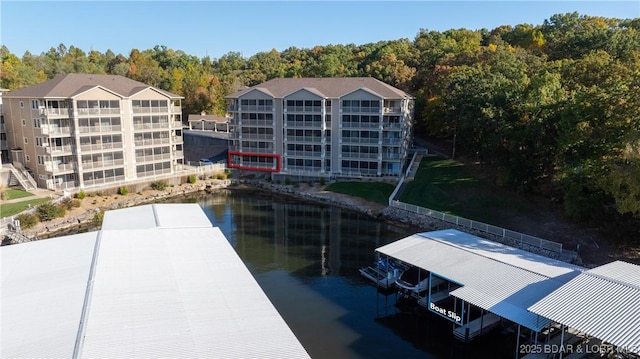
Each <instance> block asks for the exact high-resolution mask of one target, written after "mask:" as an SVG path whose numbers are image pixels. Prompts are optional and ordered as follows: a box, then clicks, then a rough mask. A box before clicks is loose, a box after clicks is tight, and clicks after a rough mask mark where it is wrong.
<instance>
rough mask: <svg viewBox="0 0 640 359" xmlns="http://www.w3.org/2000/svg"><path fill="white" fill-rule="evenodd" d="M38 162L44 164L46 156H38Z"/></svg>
mask: <svg viewBox="0 0 640 359" xmlns="http://www.w3.org/2000/svg"><path fill="white" fill-rule="evenodd" d="M38 164H39V165H44V156H38Z"/></svg>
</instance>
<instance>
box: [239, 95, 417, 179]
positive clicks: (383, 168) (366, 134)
mask: <svg viewBox="0 0 640 359" xmlns="http://www.w3.org/2000/svg"><path fill="white" fill-rule="evenodd" d="M247 99H255V100H258V99H272V98H271V97H270V96H268V95H267V94H265V93H263V92H261V91H258V90H253V91H250V92H248V93H245V94H243V95H242V96H240V97H238V98H234V99H232V101H233V104H232V105H231V106H230V108H229V112H230V113H229V114H230V117H231V121H230V127H231V136H230V140H231V146H230V151H232V152H233V151H237V152H244V153H253V152H256V151H255V149H254V148H249V147H247V146H246V145H245V144H247V143H249V142H250V141H254V142H258V141H260V142H268V143H269V144H272V146H273V148H271V149H270V150H269V151H265V152H264V153H270V154H274V155H280V156H281V159H282V168H281V171H280V174H281V175H291V176H297V175H300V176H323V177H324V176H327V177H329V176H343V177H363V176H373V177H379V176H397V177H399V176H400V175H401V174H402V172H403V169H404V168H403V167H404V164H405V161H406V159H407V156H408V153H407V152H408V149H409V146H410V143H411V140H412V119H413V100H412V99H408V98H401V97H398V98H382V97H380V96H379V95H377V94H375V93H372V92H370V91H367V90H366V89H358V90H355V91H353V92H350V93H346V94H344V95H342V97H340V98H330V99H329V98H325V97H323V96H321V95H319V94H317V93H315V92H313V91H308V90H306V89H300V90H298V91H295V92H293V93H291V94H289V95H286V96H284V97H283V98H273V99H272V100H273V110H272V111H266V112H265V111H263V112H265V113H271V114H273V119H274V122H273V123H262V124H260V125H259V126H258V125H256V124H255V123H251V122H248V121H246V120H243V114H244V116H245V118H246V114H247V113H250V112H256V111H253V110H247V109H246V108H243V107H242V106H241V105H240V103H241V101H242V100H247ZM287 101H303V104H305V103H306V101H319V102H320V106H319V107H314V108H306V107H305V106H302V107H298V106H293V107H290V106H288V102H287ZM344 101H349V102H348V105H347V106H345V105H344V104H345V102H344ZM351 101H354V103H355V104H357V106H356V105H354V106H351ZM362 101H366V102H365V103H364V104H366V106H362V107H361V106H360V105H361V104H363V103H362ZM328 104H331V105H330V108H329V106H328ZM258 112H259V111H258ZM292 116H293V117H292ZM296 116H297V117H296ZM314 116H315V117H314ZM318 118H319V121H318ZM329 120H330V121H329ZM269 126H270V127H271V128H272V129H273V132H272V133H273V136H272V140H271V139H266V138H251V137H250V136H247V134H246V131H248V128H249V127H254V128H255V127H258V128H260V129H262V130H266V129H267V128H269ZM252 131H253V130H252ZM236 158H239V157H236ZM232 161H234V159H232ZM254 169H258V168H254Z"/></svg>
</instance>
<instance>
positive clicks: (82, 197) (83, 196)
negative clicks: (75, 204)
mask: <svg viewBox="0 0 640 359" xmlns="http://www.w3.org/2000/svg"><path fill="white" fill-rule="evenodd" d="M86 196H87V194H86V193H84V191H83V190H80V192H78V193H76V198H77V199H84V198H85V197H86Z"/></svg>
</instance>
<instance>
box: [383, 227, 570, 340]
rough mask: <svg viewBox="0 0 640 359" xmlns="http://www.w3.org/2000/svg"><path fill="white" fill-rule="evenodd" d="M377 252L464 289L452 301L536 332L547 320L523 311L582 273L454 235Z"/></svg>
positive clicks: (434, 235) (423, 236)
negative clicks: (486, 311)
mask: <svg viewBox="0 0 640 359" xmlns="http://www.w3.org/2000/svg"><path fill="white" fill-rule="evenodd" d="M377 251H378V252H380V253H382V254H385V255H388V256H391V257H394V258H397V259H400V260H402V261H403V262H406V263H409V264H411V265H413V266H417V267H420V268H423V269H426V270H428V271H430V272H432V273H434V274H437V275H440V276H443V277H445V278H447V279H450V280H453V281H455V282H457V283H459V284H462V285H463V287H461V288H458V289H456V290H454V291H452V292H451V295H453V296H456V297H458V298H460V299H463V300H465V301H467V302H469V303H471V304H473V305H476V306H478V307H481V308H483V309H485V310H488V311H490V312H492V313H494V314H497V315H499V316H501V317H503V318H506V319H508V320H511V321H513V322H515V323H518V324H521V325H523V326H525V327H527V328H530V329H532V330H536V331H539V330H541V329H542V328H544V326H546V325H547V324H549V320H548V319H545V318H540V317H539V316H538V315H536V314H534V313H531V312H529V311H528V310H527V308H528V307H529V306H530V305H532V304H533V303H535V302H536V301H538V300H539V299H540V298H542V297H544V296H545V295H547V294H548V293H550V292H552V291H553V290H555V289H557V288H558V287H560V286H561V285H562V284H564V283H566V282H567V281H568V280H570V279H571V278H574V277H575V276H576V275H578V274H579V273H580V272H579V270H580V267H576V266H572V265H570V264H567V263H564V262H560V261H556V260H553V259H550V258H547V257H543V256H539V255H536V254H533V253H530V252H526V251H523V250H519V249H516V248H512V247H509V246H506V245H503V244H500V243H497V242H492V241H489V240H485V239H482V238H479V237H476V236H473V235H471V234H468V233H464V232H460V231H458V230H453V229H449V230H442V231H434V232H426V233H420V234H415V235H413V236H410V237H407V238H404V239H401V240H399V241H396V242H393V243H390V244H387V245H385V246H382V247H380V248H378V249H377Z"/></svg>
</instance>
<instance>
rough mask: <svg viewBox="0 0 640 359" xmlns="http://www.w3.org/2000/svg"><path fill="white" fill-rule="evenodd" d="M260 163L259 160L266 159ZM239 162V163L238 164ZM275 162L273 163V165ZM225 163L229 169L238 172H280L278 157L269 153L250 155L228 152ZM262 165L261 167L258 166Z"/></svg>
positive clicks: (248, 153)
mask: <svg viewBox="0 0 640 359" xmlns="http://www.w3.org/2000/svg"><path fill="white" fill-rule="evenodd" d="M268 158H271V159H272V160H271V161H269V160H266V161H264V162H262V161H261V160H260V159H268ZM238 161H241V163H238ZM244 162H249V163H255V164H256V165H251V166H248V165H246V164H243V163H244ZM274 162H275V163H274ZM227 163H228V165H227V166H228V167H229V168H236V169H239V170H250V171H263V172H280V168H281V159H280V155H277V154H270V153H251V152H239V151H229V152H228V154H227ZM262 164H264V166H263V167H261V166H258V165H262Z"/></svg>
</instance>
